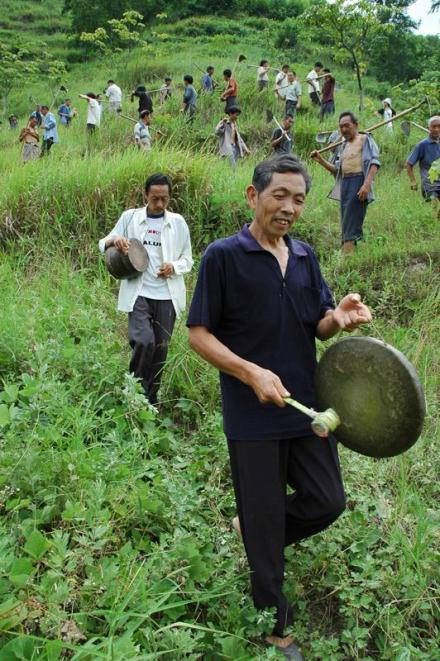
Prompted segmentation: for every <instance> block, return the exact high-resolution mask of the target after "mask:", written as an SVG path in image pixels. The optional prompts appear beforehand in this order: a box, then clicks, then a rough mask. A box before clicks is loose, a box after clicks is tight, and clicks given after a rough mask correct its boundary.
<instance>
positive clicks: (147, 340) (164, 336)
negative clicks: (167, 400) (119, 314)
mask: <svg viewBox="0 0 440 661" xmlns="http://www.w3.org/2000/svg"><path fill="white" fill-rule="evenodd" d="M175 321H176V311H175V309H174V305H173V302H172V301H171V300H166V301H160V300H155V299H152V298H145V297H144V296H138V297H137V299H136V302H135V304H134V307H133V311H132V312H129V313H128V341H129V343H130V346H131V348H132V354H131V360H130V372H132V373H133V374H134V376H136V377H137V378H138V379H141V381H142V386H143V388H144V391H145V394H146V396H147V397H148V400H149V402H150V403H151V404H157V393H158V390H159V386H160V379H161V376H162V370H163V366H164V363H165V361H166V358H167V354H168V346H169V343H170V339H171V335H172V333H173V328H174V323H175Z"/></svg>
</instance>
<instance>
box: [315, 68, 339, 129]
mask: <svg viewBox="0 0 440 661" xmlns="http://www.w3.org/2000/svg"><path fill="white" fill-rule="evenodd" d="M324 73H325V77H324V84H323V86H322V96H321V109H320V111H319V119H320V120H321V122H322V120H323V119H324V116H325V115H334V114H335V85H336V81H335V79H334V77H333V76H332V74H331V73H330V69H324Z"/></svg>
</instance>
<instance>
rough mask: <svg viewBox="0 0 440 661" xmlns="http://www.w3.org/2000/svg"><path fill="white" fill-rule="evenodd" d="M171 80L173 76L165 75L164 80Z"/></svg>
mask: <svg viewBox="0 0 440 661" xmlns="http://www.w3.org/2000/svg"><path fill="white" fill-rule="evenodd" d="M169 80H173V79H172V78H171V76H165V78H164V81H165V82H167V81H169Z"/></svg>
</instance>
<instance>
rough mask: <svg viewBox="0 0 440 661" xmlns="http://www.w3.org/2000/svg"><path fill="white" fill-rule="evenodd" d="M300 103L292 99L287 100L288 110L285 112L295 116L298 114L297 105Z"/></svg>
mask: <svg viewBox="0 0 440 661" xmlns="http://www.w3.org/2000/svg"><path fill="white" fill-rule="evenodd" d="M297 105H298V101H291V100H290V99H287V100H286V110H285V113H286V115H290V116H291V117H295V115H296V106H297Z"/></svg>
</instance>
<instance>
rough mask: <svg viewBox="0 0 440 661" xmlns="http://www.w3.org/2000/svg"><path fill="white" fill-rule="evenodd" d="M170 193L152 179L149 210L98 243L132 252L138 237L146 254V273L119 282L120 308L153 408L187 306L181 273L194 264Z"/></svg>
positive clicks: (163, 179) (162, 181) (163, 178)
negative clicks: (177, 323)
mask: <svg viewBox="0 0 440 661" xmlns="http://www.w3.org/2000/svg"><path fill="white" fill-rule="evenodd" d="M171 192H172V183H171V179H170V177H168V176H167V175H164V174H161V173H158V174H153V175H151V177H148V179H147V181H146V182H145V189H144V201H145V205H146V206H145V207H141V208H139V209H129V210H128V211H124V213H123V214H122V216H121V217H120V218H119V220H118V222H117V223H116V226H115V227H114V228H113V230H112V231H111V232H110V234H109V235H108V236H106V237H105V238H104V239H101V241H100V242H99V249H100V250H101V252H104V251H105V250H106V249H107V248H109V247H110V246H115V248H117V249H118V250H120V251H121V252H123V253H128V247H129V244H130V239H138V240H139V241H141V242H142V243H143V244H144V246H145V249H146V250H147V252H148V256H149V264H148V269H147V270H146V271H145V272H144V273H142V274H141V275H139V276H138V277H137V278H133V279H131V280H121V286H120V289H119V300H118V309H119V310H121V311H122V312H128V341H129V343H130V346H131V348H132V354H131V361H130V372H132V373H133V374H134V375H135V376H136V377H138V378H139V379H141V381H142V385H143V388H144V391H145V394H146V396H147V397H148V399H149V401H150V403H151V404H157V401H158V400H157V394H158V390H159V385H160V379H161V372H162V368H163V365H164V363H165V360H166V357H167V353H168V345H169V342H170V339H171V335H172V332H173V328H174V322H175V320H176V316H179V315H180V314H181V313H182V311H183V310H184V308H185V283H184V280H183V275H184V273H188V272H189V271H190V270H191V268H192V264H193V260H192V255H191V241H190V236H189V230H188V226H187V224H186V222H185V220H184V218H183V217H182V216H181V215H179V214H177V213H172V212H171V211H168V210H167V207H168V204H169V202H170V198H171Z"/></svg>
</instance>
